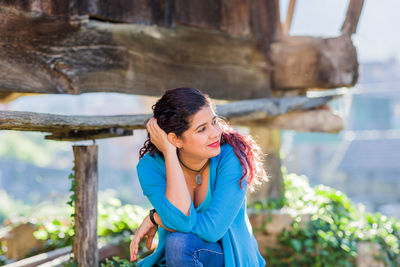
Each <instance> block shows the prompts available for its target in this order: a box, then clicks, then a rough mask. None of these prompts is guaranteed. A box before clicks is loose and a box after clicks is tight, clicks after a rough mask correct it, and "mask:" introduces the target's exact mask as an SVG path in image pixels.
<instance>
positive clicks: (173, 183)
mask: <svg viewBox="0 0 400 267" xmlns="http://www.w3.org/2000/svg"><path fill="white" fill-rule="evenodd" d="M146 128H147V131H148V132H149V134H150V141H151V142H152V143H153V144H154V145H155V146H156V147H157V148H158V149H159V150H160V151H161V152H162V153H163V155H164V158H165V169H166V176H167V186H166V190H165V196H166V197H167V199H168V200H169V201H170V202H171V204H172V205H174V206H175V207H177V208H178V209H179V210H180V211H182V212H183V213H184V214H185V215H189V212H190V204H191V202H192V199H191V197H190V193H189V190H188V188H187V185H186V180H185V176H184V175H183V171H182V168H181V166H180V165H179V160H178V156H177V154H176V147H175V146H174V145H173V144H172V143H171V142H170V141H169V140H168V136H167V134H166V133H165V132H164V131H163V130H162V129H161V128H160V126H158V124H157V120H156V119H155V118H151V119H150V120H149V121H148V122H147V124H146Z"/></svg>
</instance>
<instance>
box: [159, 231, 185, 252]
mask: <svg viewBox="0 0 400 267" xmlns="http://www.w3.org/2000/svg"><path fill="white" fill-rule="evenodd" d="M189 238H190V237H189V234H187V233H182V232H173V233H170V234H169V235H168V236H167V239H166V240H165V253H170V252H172V251H173V252H174V254H175V255H176V254H180V253H183V252H184V250H185V249H187V248H188V246H187V245H188V244H187V243H188V241H189Z"/></svg>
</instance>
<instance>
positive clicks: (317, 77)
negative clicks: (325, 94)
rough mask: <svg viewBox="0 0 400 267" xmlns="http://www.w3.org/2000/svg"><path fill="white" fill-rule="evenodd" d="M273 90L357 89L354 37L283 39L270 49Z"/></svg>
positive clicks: (297, 37)
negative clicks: (354, 87) (352, 39)
mask: <svg viewBox="0 0 400 267" xmlns="http://www.w3.org/2000/svg"><path fill="white" fill-rule="evenodd" d="M270 52H271V59H272V62H273V65H274V68H273V79H272V82H273V85H272V87H273V88H274V90H290V89H300V88H332V87H348V86H354V85H355V84H356V82H357V79H358V61H357V53H356V48H355V47H354V45H353V43H352V41H351V37H350V36H349V35H343V36H339V37H334V38H317V37H305V36H282V37H281V38H280V39H279V40H278V41H277V42H274V43H273V44H272V45H271V51H270Z"/></svg>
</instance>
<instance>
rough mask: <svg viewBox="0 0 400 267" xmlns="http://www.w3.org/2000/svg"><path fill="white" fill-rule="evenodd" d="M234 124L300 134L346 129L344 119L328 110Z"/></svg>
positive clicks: (308, 111) (301, 112) (293, 113)
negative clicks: (291, 131) (262, 126)
mask: <svg viewBox="0 0 400 267" xmlns="http://www.w3.org/2000/svg"><path fill="white" fill-rule="evenodd" d="M232 123H233V124H241V125H246V126H249V127H251V126H253V125H254V126H260V125H264V126H265V127H267V128H270V129H285V130H293V131H298V132H325V133H339V132H340V131H341V130H343V129H344V123H343V120H342V118H341V117H340V116H339V115H337V114H335V113H334V112H332V111H331V110H327V109H315V110H306V111H292V112H289V113H286V114H283V115H280V116H276V117H272V118H270V119H260V120H253V121H246V120H245V118H242V119H241V120H240V121H236V120H234V121H232Z"/></svg>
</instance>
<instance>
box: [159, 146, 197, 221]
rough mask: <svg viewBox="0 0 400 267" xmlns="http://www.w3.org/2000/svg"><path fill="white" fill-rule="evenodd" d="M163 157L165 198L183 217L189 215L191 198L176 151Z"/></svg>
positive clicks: (169, 152)
mask: <svg viewBox="0 0 400 267" xmlns="http://www.w3.org/2000/svg"><path fill="white" fill-rule="evenodd" d="M164 157H165V170H166V173H167V186H166V190H165V196H166V197H167V198H168V200H169V201H170V202H171V203H172V205H174V206H175V207H177V208H178V209H179V210H180V211H182V212H183V213H184V214H185V215H189V212H190V203H191V202H192V198H191V197H190V193H189V190H188V188H187V185H186V180H185V176H184V175H183V171H182V168H181V166H180V165H179V160H178V156H177V154H176V149H174V150H172V151H168V152H166V154H164Z"/></svg>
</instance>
